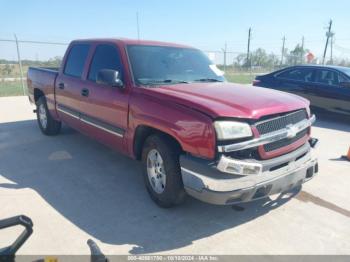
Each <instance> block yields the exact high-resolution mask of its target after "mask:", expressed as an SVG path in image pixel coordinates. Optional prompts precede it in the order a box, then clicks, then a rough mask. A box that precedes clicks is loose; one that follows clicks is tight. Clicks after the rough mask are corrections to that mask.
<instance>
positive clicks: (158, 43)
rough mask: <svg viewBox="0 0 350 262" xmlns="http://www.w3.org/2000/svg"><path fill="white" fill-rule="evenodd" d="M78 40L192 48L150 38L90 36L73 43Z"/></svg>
mask: <svg viewBox="0 0 350 262" xmlns="http://www.w3.org/2000/svg"><path fill="white" fill-rule="evenodd" d="M79 42H84V43H87V42H90V43H95V42H110V43H122V44H124V45H149V46H169V47H178V48H193V47H191V46H187V45H181V44H175V43H169V42H161V41H150V40H137V39H128V38H90V39H77V40H73V41H72V42H71V44H73V43H79Z"/></svg>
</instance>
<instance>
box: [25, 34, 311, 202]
mask: <svg viewBox="0 0 350 262" xmlns="http://www.w3.org/2000/svg"><path fill="white" fill-rule="evenodd" d="M28 91H29V99H30V101H31V102H33V103H35V104H36V110H35V111H36V113H37V118H38V124H39V127H40V129H41V131H42V132H43V133H44V134H45V135H57V134H58V133H59V132H60V128H61V123H62V122H63V123H65V124H67V125H69V126H71V127H72V128H74V129H77V130H79V131H80V132H82V133H84V134H86V135H89V136H91V137H93V138H95V139H96V140H98V141H100V142H102V143H104V144H106V145H107V146H110V147H112V148H114V149H116V150H118V151H121V152H122V153H124V154H126V155H128V156H130V157H132V158H134V159H136V160H141V161H142V163H143V175H144V180H145V184H146V188H147V190H148V192H149V194H150V196H151V198H152V199H153V200H154V201H155V202H156V203H157V204H158V205H160V206H162V207H170V206H173V205H176V204H180V203H182V202H183V200H184V199H185V196H186V195H187V194H188V195H191V196H193V197H195V198H198V199H200V200H202V201H205V202H209V203H212V204H219V205H229V204H235V203H239V202H247V201H252V200H256V199H260V198H264V197H268V196H269V195H272V194H277V193H280V192H285V191H288V190H290V189H292V188H294V187H299V186H300V185H301V184H302V183H304V182H305V181H307V180H309V179H311V178H312V177H313V176H314V175H315V174H316V173H317V172H318V164H317V159H316V158H315V157H314V156H313V154H312V151H313V147H314V146H315V145H316V143H317V139H314V138H311V137H310V127H311V125H312V123H313V122H314V121H315V117H314V116H313V115H311V114H310V110H309V102H308V101H307V100H305V99H304V98H301V97H299V96H296V95H292V94H287V93H284V92H280V91H275V90H269V89H263V88H257V87H250V86H242V85H237V84H230V83H227V82H226V80H225V78H224V76H223V73H222V72H221V71H220V70H219V69H218V68H217V67H216V66H215V65H213V64H212V62H211V61H210V60H209V59H208V58H207V57H206V55H205V54H204V53H203V52H201V51H199V50H197V49H194V48H191V47H187V46H183V45H177V44H169V43H162V42H154V41H138V40H125V39H90V40H77V41H73V42H72V43H71V44H70V45H69V47H68V50H67V52H66V54H65V56H64V59H63V62H62V65H61V67H60V68H59V69H52V68H51V69H47V68H46V69H45V68H29V71H28ZM125 175H127V174H125Z"/></svg>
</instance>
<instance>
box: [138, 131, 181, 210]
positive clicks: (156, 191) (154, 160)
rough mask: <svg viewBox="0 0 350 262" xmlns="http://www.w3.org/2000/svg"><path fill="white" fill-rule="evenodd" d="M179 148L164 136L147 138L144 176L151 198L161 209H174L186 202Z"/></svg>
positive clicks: (143, 153)
mask: <svg viewBox="0 0 350 262" xmlns="http://www.w3.org/2000/svg"><path fill="white" fill-rule="evenodd" d="M179 153H180V150H179V149H178V146H177V145H175V143H173V142H172V141H171V140H170V139H168V138H167V137H166V136H162V135H152V136H150V137H149V138H147V140H146V142H145V145H144V148H143V151H142V163H143V175H144V181H145V184H146V188H147V191H148V193H149V194H150V196H151V198H152V199H153V200H154V202H156V204H158V205H159V206H161V207H165V208H168V207H172V206H175V205H178V204H181V203H182V202H183V201H184V200H185V196H186V193H185V190H184V186H183V183H182V178H181V169H180V164H179Z"/></svg>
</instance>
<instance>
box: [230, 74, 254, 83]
mask: <svg viewBox="0 0 350 262" xmlns="http://www.w3.org/2000/svg"><path fill="white" fill-rule="evenodd" d="M225 78H226V79H227V81H229V82H232V83H238V84H251V83H252V82H253V80H254V79H255V75H254V74H253V75H250V74H249V73H233V72H226V74H225Z"/></svg>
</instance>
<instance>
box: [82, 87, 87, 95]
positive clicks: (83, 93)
mask: <svg viewBox="0 0 350 262" xmlns="http://www.w3.org/2000/svg"><path fill="white" fill-rule="evenodd" d="M81 95H82V96H89V89H87V88H84V89H82V90H81Z"/></svg>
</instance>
